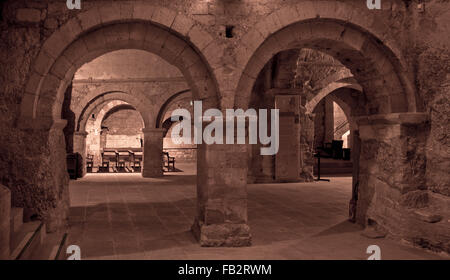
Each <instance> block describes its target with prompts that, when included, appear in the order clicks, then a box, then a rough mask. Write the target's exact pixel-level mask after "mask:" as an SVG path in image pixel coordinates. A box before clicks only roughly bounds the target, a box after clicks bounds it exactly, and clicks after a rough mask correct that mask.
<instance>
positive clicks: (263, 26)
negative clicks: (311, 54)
mask: <svg viewBox="0 0 450 280" xmlns="http://www.w3.org/2000/svg"><path fill="white" fill-rule="evenodd" d="M374 22H375V16H374V14H373V13H370V11H369V10H367V9H362V8H358V7H355V6H352V5H350V4H346V3H343V2H340V1H302V2H301V3H299V4H296V5H290V6H286V7H284V8H281V9H280V10H277V11H275V12H274V13H272V14H270V15H269V16H267V17H266V18H264V19H263V20H262V21H261V22H259V23H257V24H256V25H255V26H254V28H252V29H251V30H250V31H249V32H248V33H247V34H246V35H245V36H244V37H243V38H242V39H241V41H240V45H241V49H240V52H239V59H238V61H240V65H239V67H240V68H241V69H242V71H243V73H242V76H241V77H240V79H239V81H238V83H237V85H236V92H237V95H236V97H235V100H234V105H235V107H243V108H245V107H247V106H248V103H249V100H250V93H251V90H252V87H253V85H254V82H255V80H256V78H257V75H258V74H259V72H260V71H261V69H262V68H263V67H264V65H265V64H266V63H267V62H268V61H269V60H270V59H271V58H272V57H273V55H274V54H276V53H278V52H280V51H283V50H287V49H291V48H303V47H304V48H311V49H316V50H319V51H322V52H324V53H327V54H329V55H331V56H333V57H334V58H336V59H337V60H339V61H340V62H341V63H342V64H344V65H345V66H346V67H347V68H349V69H350V70H351V71H352V74H353V75H354V76H355V79H356V80H357V81H358V83H359V84H360V85H361V86H362V87H363V88H364V92H365V93H366V94H367V96H368V100H369V101H370V104H369V108H367V113H368V114H383V113H391V112H408V111H409V112H416V111H417V110H418V108H417V106H416V104H417V102H416V93H415V90H414V86H413V84H412V83H411V82H410V79H409V77H410V74H409V73H407V71H406V70H405V69H406V66H405V63H404V60H403V58H402V55H401V52H400V51H399V50H398V48H397V47H396V46H395V44H394V43H393V42H394V40H393V39H392V38H389V37H387V36H388V35H386V34H389V32H388V26H384V25H377V24H374ZM419 103H420V102H419ZM386 105H387V106H386Z"/></svg>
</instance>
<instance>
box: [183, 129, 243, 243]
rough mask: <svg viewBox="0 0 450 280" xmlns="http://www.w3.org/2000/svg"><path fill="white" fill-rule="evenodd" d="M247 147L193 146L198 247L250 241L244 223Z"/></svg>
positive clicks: (195, 229)
mask: <svg viewBox="0 0 450 280" xmlns="http://www.w3.org/2000/svg"><path fill="white" fill-rule="evenodd" d="M224 127H225V126H224ZM235 143H236V142H235ZM247 146H248V145H246V144H242V145H238V144H211V145H208V144H205V143H203V144H199V145H198V146H197V203H198V207H197V217H196V219H195V222H194V225H193V226H192V231H193V233H194V235H195V236H196V238H197V239H198V240H199V242H200V245H201V246H232V247H238V246H249V245H250V244H251V235H250V228H249V226H248V225H247V171H248V163H247V160H248V159H247V156H248V155H247Z"/></svg>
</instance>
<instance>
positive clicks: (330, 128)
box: [324, 97, 334, 143]
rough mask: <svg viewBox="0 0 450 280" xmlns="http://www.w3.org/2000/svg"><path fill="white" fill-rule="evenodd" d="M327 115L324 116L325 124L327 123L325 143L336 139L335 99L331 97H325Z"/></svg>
mask: <svg viewBox="0 0 450 280" xmlns="http://www.w3.org/2000/svg"><path fill="white" fill-rule="evenodd" d="M324 103H325V107H324V108H325V109H324V110H325V116H324V125H325V128H324V129H325V136H324V141H325V143H330V142H331V141H333V139H334V105H333V100H331V98H328V97H325V99H324Z"/></svg>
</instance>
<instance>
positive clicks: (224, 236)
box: [191, 219, 252, 247]
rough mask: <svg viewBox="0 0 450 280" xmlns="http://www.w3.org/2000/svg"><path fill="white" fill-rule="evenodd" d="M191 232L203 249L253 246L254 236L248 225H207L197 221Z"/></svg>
mask: <svg viewBox="0 0 450 280" xmlns="http://www.w3.org/2000/svg"><path fill="white" fill-rule="evenodd" d="M191 230H192V233H193V234H194V236H195V238H197V240H198V241H199V242H200V246H202V247H244V246H250V245H251V240H252V236H251V234H250V227H249V226H248V225H247V224H232V223H221V224H211V225H206V224H205V223H203V222H201V221H198V220H197V219H196V220H195V221H194V224H193V225H192V228H191Z"/></svg>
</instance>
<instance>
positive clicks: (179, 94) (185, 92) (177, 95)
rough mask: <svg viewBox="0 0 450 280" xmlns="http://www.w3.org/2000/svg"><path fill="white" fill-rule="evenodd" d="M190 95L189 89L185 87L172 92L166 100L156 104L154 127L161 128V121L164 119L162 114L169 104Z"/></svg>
mask: <svg viewBox="0 0 450 280" xmlns="http://www.w3.org/2000/svg"><path fill="white" fill-rule="evenodd" d="M189 96H191V97H192V92H191V91H190V90H189V89H185V90H182V91H180V92H177V93H175V94H173V95H172V96H170V97H169V98H168V99H167V100H165V101H164V103H162V104H161V105H160V106H158V107H159V108H160V109H159V112H158V115H157V117H156V124H155V125H156V128H162V127H163V126H162V125H163V123H164V122H165V121H166V119H164V116H165V115H166V113H167V110H169V108H170V106H171V105H172V104H173V103H175V102H177V101H178V100H180V99H184V98H187V97H189Z"/></svg>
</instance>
